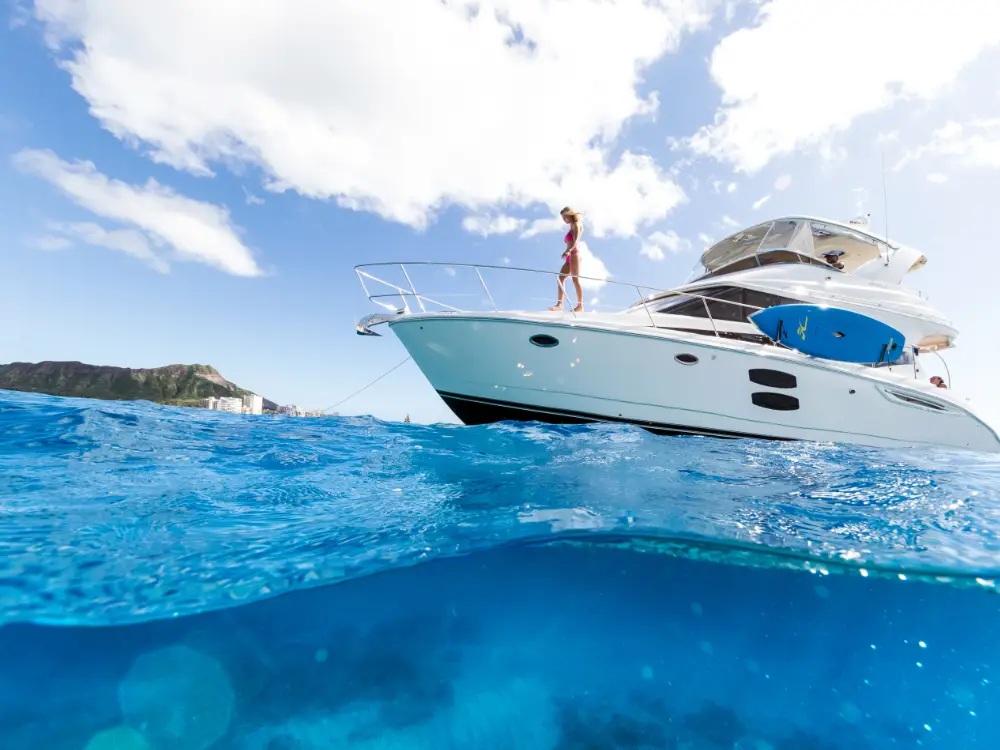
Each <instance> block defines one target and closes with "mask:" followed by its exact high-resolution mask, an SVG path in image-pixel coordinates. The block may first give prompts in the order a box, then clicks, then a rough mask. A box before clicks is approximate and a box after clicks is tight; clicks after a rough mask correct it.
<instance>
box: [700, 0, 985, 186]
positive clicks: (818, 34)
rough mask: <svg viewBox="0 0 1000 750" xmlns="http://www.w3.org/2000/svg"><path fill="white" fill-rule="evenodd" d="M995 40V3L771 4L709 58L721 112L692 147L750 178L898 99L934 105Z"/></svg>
mask: <svg viewBox="0 0 1000 750" xmlns="http://www.w3.org/2000/svg"><path fill="white" fill-rule="evenodd" d="M845 40H849V49H848V47H845V46H844V45H845ZM998 42H1000V3H998V2H996V0H950V1H949V2H948V3H944V2H939V3H925V4H922V5H921V7H920V9H919V10H917V9H915V7H914V3H913V2H912V0H881V1H880V2H873V1H872V0H841V1H840V2H836V3H833V2H829V1H828V0H771V1H770V2H768V3H766V4H764V5H762V6H761V9H760V12H759V15H758V23H757V25H756V26H755V27H753V28H747V29H740V30H738V31H735V32H734V33H732V34H730V35H729V36H727V37H725V38H724V39H723V40H722V41H721V42H720V43H719V44H718V45H717V46H716V48H715V50H714V51H713V53H712V61H711V75H712V78H713V80H714V81H715V83H716V84H717V85H718V86H719V87H720V88H721V89H722V106H721V108H720V109H719V111H718V112H717V113H716V117H715V122H714V123H713V124H711V125H708V126H706V127H703V128H702V129H700V130H699V131H698V132H697V133H696V134H695V135H694V136H693V137H692V138H691V139H690V141H689V144H690V146H691V148H692V149H693V150H694V152H695V153H697V154H701V155H708V156H713V157H716V158H719V159H721V160H724V161H727V162H730V163H731V164H733V165H734V166H735V167H736V168H737V169H738V170H740V171H743V172H755V171H757V170H759V169H760V168H762V167H763V166H764V165H766V164H767V163H768V162H769V161H770V160H771V159H773V158H775V157H776V156H779V155H782V154H786V153H790V152H792V151H794V150H796V149H798V148H802V147H804V146H813V145H822V144H823V143H824V142H828V141H829V139H830V138H831V137H832V136H834V135H836V134H837V133H839V132H842V131H844V130H846V129H847V128H848V127H849V126H850V125H851V123H852V122H853V121H854V120H855V119H856V118H858V117H859V116H861V115H864V114H867V113H871V112H875V111H878V110H881V109H885V108H887V107H890V106H892V105H893V104H894V103H895V102H896V101H898V100H900V99H922V100H930V99H933V98H935V97H938V96H939V95H941V94H942V93H943V92H945V91H946V90H947V88H948V87H949V86H950V85H951V84H952V83H953V82H954V81H955V79H956V78H957V76H958V75H959V73H960V72H961V70H962V69H963V68H964V67H965V66H966V65H968V64H969V63H971V62H972V61H973V60H975V59H976V58H978V57H979V56H980V54H981V53H982V52H983V51H984V50H985V49H987V48H988V47H990V46H992V45H995V44H997V43H998ZM790 61H794V62H791V63H790ZM816 97H818V98H816ZM830 153H833V154H836V153H837V152H836V151H830Z"/></svg>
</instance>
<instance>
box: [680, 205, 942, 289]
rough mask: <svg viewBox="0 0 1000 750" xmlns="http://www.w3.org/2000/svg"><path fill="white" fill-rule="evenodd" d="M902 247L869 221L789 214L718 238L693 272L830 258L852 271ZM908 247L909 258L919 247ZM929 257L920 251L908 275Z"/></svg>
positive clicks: (713, 272)
mask: <svg viewBox="0 0 1000 750" xmlns="http://www.w3.org/2000/svg"><path fill="white" fill-rule="evenodd" d="M899 249H901V247H899V246H896V245H889V244H888V243H886V242H885V241H884V240H883V239H882V238H881V237H878V236H876V235H873V234H871V233H870V232H868V231H867V228H866V227H865V226H864V225H854V224H843V223H841V222H836V221H829V220H825V219H815V218H811V217H786V218H781V219H772V220H770V221H765V222H763V223H761V224H757V225H755V226H752V227H750V228H749V229H743V230H740V231H739V232H736V233H735V234H732V235H730V236H729V237H726V238H725V239H724V240H722V241H721V242H716V243H715V244H714V245H712V246H711V247H710V248H708V249H707V250H705V252H704V253H702V255H701V258H700V259H699V261H698V264H697V265H696V266H695V269H694V272H693V274H692V276H693V277H694V278H705V277H708V276H718V275H721V274H724V273H733V272H735V271H742V270H745V269H748V268H753V267H754V266H761V265H768V264H770V263H812V264H818V265H823V266H825V267H827V268H832V267H833V266H832V265H831V264H830V263H829V262H828V259H832V260H834V261H835V262H839V263H842V264H843V269H842V270H843V271H845V272H848V273H850V272H852V271H856V270H858V269H860V268H862V267H864V266H867V265H868V264H870V263H871V262H872V261H873V260H878V259H880V258H881V259H883V260H884V261H885V263H886V264H888V263H889V260H890V258H891V257H892V256H894V255H895V254H896V251H897V250H899ZM905 250H906V252H904V253H903V255H905V256H907V258H906V260H908V261H910V258H909V256H910V255H913V254H914V253H915V252H916V251H913V250H911V249H910V248H905ZM899 260H903V258H902V257H901V258H900V259H899ZM926 260H927V259H926V258H924V257H923V256H922V255H920V254H919V253H916V257H915V258H913V259H912V261H911V262H908V263H907V267H906V268H905V269H903V274H905V273H907V272H909V271H912V270H915V269H916V268H919V267H921V266H922V265H923V264H924V263H926ZM893 265H896V264H893ZM838 270H841V269H838ZM880 275H881V274H880Z"/></svg>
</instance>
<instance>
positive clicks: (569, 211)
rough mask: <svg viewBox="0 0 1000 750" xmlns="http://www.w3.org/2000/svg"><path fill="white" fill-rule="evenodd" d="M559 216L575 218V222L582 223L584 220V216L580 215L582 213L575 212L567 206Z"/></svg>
mask: <svg viewBox="0 0 1000 750" xmlns="http://www.w3.org/2000/svg"><path fill="white" fill-rule="evenodd" d="M559 215H560V216H572V217H573V221H582V220H583V216H582V215H581V214H580V212H579V211H574V210H573V209H572V208H570V207H569V206H566V208H564V209H563V210H562V211H560V212H559Z"/></svg>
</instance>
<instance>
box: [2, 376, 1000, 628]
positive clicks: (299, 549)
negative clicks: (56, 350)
mask: <svg viewBox="0 0 1000 750" xmlns="http://www.w3.org/2000/svg"><path fill="white" fill-rule="evenodd" d="M998 479H1000V459H998V458H997V457H995V456H993V455H981V454H970V453H961V452H952V451H943V450H930V449H919V450H917V449H914V450H905V451H904V450H878V449H872V448H862V447H857V446H841V445H835V444H828V443H774V442H768V441H750V440H741V441H720V440H714V439H710V438H664V437H657V436H653V435H650V434H648V433H646V432H643V431H641V430H638V429H635V428H631V427H627V426H619V425H593V426H579V427H576V426H574V427H564V426H554V427H545V426H540V425H514V424H498V425H492V426H489V427H476V428H464V427H455V426H448V425H442V426H433V427H431V426H420V425H401V424H388V423H382V422H379V421H377V420H374V419H370V418H341V419H336V418H328V419H296V418H285V417H282V418H278V417H274V418H270V417H238V416H233V415H228V414H221V413H217V412H209V411H203V410H192V409H174V408H168V407H161V406H155V405H152V404H148V403H139V402H136V403H112V402H95V401H85V400H79V399H58V398H52V397H47V396H39V395H34V394H18V393H10V392H0V519H2V521H0V622H2V621H11V620H34V621H39V622H59V623H88V624H89V623H94V624H96V623H107V622H125V621H133V620H141V619H150V618H158V617H169V616H176V615H179V614H187V613H190V612H196V611H202V610H206V609H213V608H218V607H224V606H229V605H231V604H232V603H234V602H242V601H247V600H253V599H257V598H261V597H266V596H270V595H273V594H275V593H278V592H281V591H286V590H289V589H296V588H302V587H306V586H313V585H317V584H318V583H322V582H328V581H333V580H340V579H343V578H345V577H353V576H358V575H363V574H366V573H370V572H373V571H376V570H384V569H387V568H392V567H396V566H402V565H410V564H414V563H417V562H421V561H424V560H428V559H431V558H434V557H441V556H447V555H459V554H465V553H468V552H470V551H473V550H482V549H488V548H492V547H497V546H500V545H504V544H510V543H517V542H518V541H521V540H539V539H551V538H556V537H557V536H559V535H565V534H569V535H573V536H574V537H575V538H580V537H581V536H583V537H584V538H588V537H592V538H594V539H595V540H597V538H598V537H601V535H610V536H612V537H613V536H615V535H621V534H635V535H641V536H643V537H645V538H647V539H661V540H664V541H667V540H671V539H674V540H676V539H686V540H702V541H703V542H706V543H711V544H712V545H715V546H718V545H719V544H722V545H731V546H733V548H734V549H735V548H737V547H740V548H743V549H745V548H746V546H747V545H757V546H759V547H761V548H766V549H768V550H773V551H776V552H780V553H782V554H783V555H801V556H809V557H811V558H813V559H819V560H823V559H826V560H830V561H836V560H847V561H852V562H854V563H856V564H859V565H866V566H873V567H879V566H882V567H886V568H892V569H899V570H906V571H911V572H919V571H933V572H937V573H941V572H942V571H944V572H947V573H949V574H953V575H957V576H980V577H992V576H995V575H996V574H997V573H998V572H1000V564H998V559H1000V558H998V551H1000V482H998ZM667 546H669V545H667Z"/></svg>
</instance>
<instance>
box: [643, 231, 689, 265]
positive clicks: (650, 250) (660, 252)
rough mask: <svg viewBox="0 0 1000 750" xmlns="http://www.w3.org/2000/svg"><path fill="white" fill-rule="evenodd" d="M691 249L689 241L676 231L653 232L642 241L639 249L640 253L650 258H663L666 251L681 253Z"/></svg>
mask: <svg viewBox="0 0 1000 750" xmlns="http://www.w3.org/2000/svg"><path fill="white" fill-rule="evenodd" d="M690 249H691V243H690V242H689V241H688V240H686V239H684V238H683V237H681V236H679V235H678V234H677V232H674V231H673V230H670V231H669V232H653V233H652V234H651V235H649V237H647V238H646V240H645V241H644V242H643V243H642V248H641V249H640V250H639V254H640V255H645V256H646V257H647V258H649V259H650V260H663V259H664V258H665V257H666V254H667V253H671V254H676V253H683V252H685V251H687V250H690Z"/></svg>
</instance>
